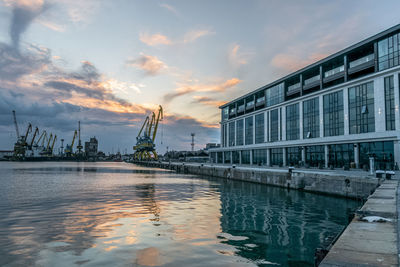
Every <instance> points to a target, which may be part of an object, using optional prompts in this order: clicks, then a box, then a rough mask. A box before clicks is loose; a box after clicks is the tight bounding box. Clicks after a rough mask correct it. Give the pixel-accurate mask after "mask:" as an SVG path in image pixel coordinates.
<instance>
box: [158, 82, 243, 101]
mask: <svg viewBox="0 0 400 267" xmlns="http://www.w3.org/2000/svg"><path fill="white" fill-rule="evenodd" d="M240 82H241V80H239V79H238V78H232V79H230V80H227V81H225V82H223V83H220V84H194V85H192V84H185V83H183V84H179V87H178V88H176V89H175V92H173V93H169V94H166V95H164V101H165V102H166V103H169V102H171V101H172V100H173V99H174V98H176V97H178V96H182V95H186V94H189V93H193V92H214V93H216V92H224V91H226V90H227V89H229V88H231V87H234V86H236V85H237V84H239V83H240Z"/></svg>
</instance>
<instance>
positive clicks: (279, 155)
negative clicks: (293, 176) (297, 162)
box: [271, 148, 283, 166]
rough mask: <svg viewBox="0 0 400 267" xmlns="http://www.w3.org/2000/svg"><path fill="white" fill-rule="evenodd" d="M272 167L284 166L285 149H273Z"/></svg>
mask: <svg viewBox="0 0 400 267" xmlns="http://www.w3.org/2000/svg"><path fill="white" fill-rule="evenodd" d="M271 165H278V166H282V165H283V149H282V148H271Z"/></svg>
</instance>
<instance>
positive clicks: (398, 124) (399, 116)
mask: <svg viewBox="0 0 400 267" xmlns="http://www.w3.org/2000/svg"><path fill="white" fill-rule="evenodd" d="M393 82H394V106H395V112H394V116H395V119H396V121H395V125H396V130H397V131H398V130H400V113H399V106H400V103H399V102H400V96H399V74H395V75H394V79H393Z"/></svg>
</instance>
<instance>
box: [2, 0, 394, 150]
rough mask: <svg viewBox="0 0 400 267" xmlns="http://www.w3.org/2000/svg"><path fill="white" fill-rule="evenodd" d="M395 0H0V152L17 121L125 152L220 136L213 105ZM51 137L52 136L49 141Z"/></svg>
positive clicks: (338, 40)
mask: <svg viewBox="0 0 400 267" xmlns="http://www.w3.org/2000/svg"><path fill="white" fill-rule="evenodd" d="M398 10H400V1H398V0H393V1H390V0H387V1H375V0H374V1H369V0H353V1H344V0H343V1H342V0H338V1H322V0H320V1H317V0H309V1H304V0H287V1H282V0H264V1H261V0H249V1H238V0H220V1H209V0H203V1H193V0H186V1H183V0H180V1H173V0H171V1H160V0H159V1H156V0H154V1H153V0H148V1H144V0H141V1H139V0H137V1H136V0H115V1H106V0H104V1H102V0H79V1H78V0H15V1H12V0H0V150H9V149H12V148H13V144H14V142H15V141H16V132H15V128H14V125H13V118H12V110H15V111H16V114H17V120H18V125H19V128H20V131H21V132H25V131H26V128H27V125H28V123H29V122H30V123H32V125H33V126H34V127H38V128H39V130H40V131H42V130H47V132H52V133H53V134H57V136H58V140H60V139H61V138H63V139H65V143H68V144H69V143H71V140H72V136H73V132H74V130H75V129H77V127H78V121H81V128H82V140H83V141H87V140H88V139H89V138H90V137H93V136H96V138H97V139H98V140H99V150H101V151H104V152H106V153H108V152H117V151H118V150H119V151H121V152H125V151H127V152H128V153H132V152H133V150H132V147H133V145H134V144H135V142H136V141H135V140H136V136H137V134H138V131H139V129H140V127H141V126H142V123H143V121H144V119H145V117H146V116H147V115H149V114H151V112H153V111H156V110H157V109H158V106H159V105H162V107H163V109H164V115H165V116H164V119H163V121H162V122H161V124H160V126H159V131H158V134H157V138H156V148H157V150H158V151H159V152H161V153H164V152H165V151H166V149H167V147H168V149H169V150H190V149H191V147H190V143H191V136H190V134H191V133H192V132H193V133H195V134H196V136H195V143H196V146H195V149H201V148H203V147H204V146H205V144H206V143H210V142H211V143H219V142H220V140H219V138H220V128H219V121H220V117H221V116H220V110H219V108H218V107H219V106H220V105H222V104H223V103H225V102H228V101H230V100H232V99H234V98H236V97H239V96H241V95H243V94H245V93H248V92H250V91H253V90H255V89H257V88H259V87H261V86H263V85H266V84H268V83H270V82H273V81H275V80H277V79H279V78H281V77H282V76H284V75H287V74H289V73H291V72H293V71H295V70H298V69H300V68H302V67H304V66H306V65H308V64H310V63H313V62H315V61H317V60H319V59H322V58H324V57H326V56H328V55H330V54H332V53H335V52H337V51H339V50H341V49H343V48H345V47H347V46H350V45H352V44H354V43H357V42H359V41H361V40H362V39H365V38H368V37H370V36H372V35H374V34H376V33H378V32H380V31H383V30H385V29H387V28H389V27H391V26H394V25H396V24H399V23H400V17H399V15H398ZM59 145H60V143H58V144H57V145H56V147H57V146H59Z"/></svg>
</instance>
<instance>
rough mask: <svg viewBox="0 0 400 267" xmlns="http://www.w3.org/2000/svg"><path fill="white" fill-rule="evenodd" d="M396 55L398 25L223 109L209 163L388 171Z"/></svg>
mask: <svg viewBox="0 0 400 267" xmlns="http://www.w3.org/2000/svg"><path fill="white" fill-rule="evenodd" d="M399 53H400V24H399V25H396V26H394V27H392V28H390V29H387V30H386V31H383V32H381V33H378V34H377V35H375V36H372V37H370V38H368V39H365V40H363V41H361V42H360V43H358V44H355V45H353V46H351V47H348V48H346V49H343V50H341V51H340V52H338V53H335V54H333V55H331V56H328V57H327V58H325V59H322V60H320V61H318V62H315V63H313V64H311V65H309V66H306V67H304V68H303V69H300V70H298V71H296V72H293V73H291V74H289V75H287V76H285V77H282V78H281V79H279V80H277V81H275V82H273V83H271V84H267V85H265V86H262V87H260V88H258V89H256V90H254V91H252V92H249V93H247V94H246V95H243V96H240V97H238V98H237V99H234V100H232V101H230V102H228V103H226V104H224V105H222V106H221V107H220V109H221V147H220V148H215V149H213V150H212V153H213V154H212V156H211V157H212V159H213V161H214V160H215V161H216V162H220V163H223V162H230V161H231V162H232V163H234V164H238V163H241V164H255V165H269V166H297V165H301V164H306V165H308V166H310V167H314V168H317V167H318V168H321V167H322V168H328V167H333V168H343V167H344V166H347V167H350V168H360V169H365V168H369V167H370V166H369V157H374V158H375V162H376V167H377V168H378V169H379V168H382V169H392V168H394V167H395V166H396V165H399V164H400V145H399V143H400V132H399V131H400V129H397V128H399V125H400V112H399V108H400V54H399ZM396 125H397V128H396ZM224 152H230V153H227V154H225V153H224ZM225 156H226V157H229V159H226V157H225Z"/></svg>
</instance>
